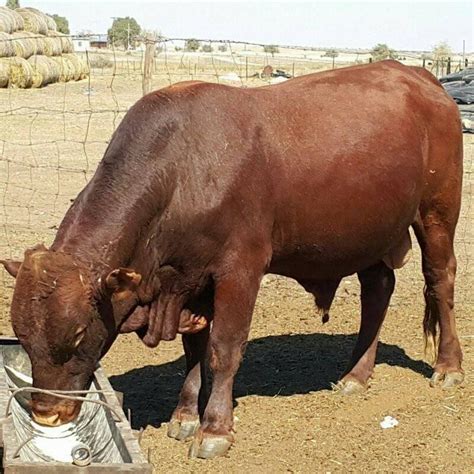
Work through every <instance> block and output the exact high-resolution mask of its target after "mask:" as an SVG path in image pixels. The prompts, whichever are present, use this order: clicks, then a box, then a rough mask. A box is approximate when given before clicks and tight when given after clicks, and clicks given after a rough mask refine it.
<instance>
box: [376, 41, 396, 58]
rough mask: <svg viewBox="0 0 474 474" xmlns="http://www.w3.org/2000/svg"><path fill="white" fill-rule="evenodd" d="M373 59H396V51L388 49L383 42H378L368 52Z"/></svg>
mask: <svg viewBox="0 0 474 474" xmlns="http://www.w3.org/2000/svg"><path fill="white" fill-rule="evenodd" d="M370 54H371V55H372V58H373V59H374V61H382V60H383V59H397V57H398V55H397V52H396V51H395V50H393V49H390V48H389V47H388V46H387V45H386V44H384V43H378V44H376V45H375V46H374V47H373V48H372V51H371V52H370Z"/></svg>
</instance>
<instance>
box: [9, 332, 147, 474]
mask: <svg viewBox="0 0 474 474" xmlns="http://www.w3.org/2000/svg"><path fill="white" fill-rule="evenodd" d="M30 389H31V366H30V361H29V358H28V356H27V354H26V352H25V351H24V350H23V348H22V347H21V346H20V344H19V343H18V341H17V340H16V339H0V417H5V418H3V422H2V423H1V425H0V427H1V432H0V434H1V437H0V441H1V445H2V446H3V469H4V471H5V472H6V473H21V474H23V473H24V474H33V473H79V472H80V473H105V472H107V473H109V472H110V473H113V472H130V473H135V472H136V473H151V472H152V466H151V464H149V463H147V462H146V460H145V458H144V456H143V454H142V453H141V451H140V447H139V444H138V440H137V439H136V437H135V435H134V433H133V431H132V429H131V427H130V424H129V422H128V420H127V419H126V417H125V414H124V413H123V410H122V407H121V405H120V403H119V401H118V399H117V395H116V393H115V392H114V390H113V388H112V386H111V385H110V383H109V381H108V379H107V377H106V376H105V374H104V371H103V370H102V368H100V367H99V368H98V369H97V370H96V371H95V373H94V378H93V381H92V384H91V387H90V389H89V392H88V393H87V394H84V395H83V396H85V397H86V398H87V399H88V400H90V401H89V402H83V404H82V408H81V412H80V414H79V416H78V418H77V420H76V421H75V422H72V423H67V424H66V425H63V426H60V427H55V428H49V427H42V426H40V425H37V424H36V423H34V422H33V421H32V419H31V417H30V414H29V398H30V397H31V392H30ZM15 391H16V395H15V397H11V395H12V393H14V392H15ZM0 470H1V469H0Z"/></svg>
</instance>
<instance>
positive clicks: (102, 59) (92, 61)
mask: <svg viewBox="0 0 474 474" xmlns="http://www.w3.org/2000/svg"><path fill="white" fill-rule="evenodd" d="M89 65H90V67H94V68H98V69H104V68H110V67H112V66H113V65H114V63H113V62H112V60H111V59H110V58H108V57H107V56H103V55H98V56H89Z"/></svg>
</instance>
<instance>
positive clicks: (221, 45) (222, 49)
mask: <svg viewBox="0 0 474 474" xmlns="http://www.w3.org/2000/svg"><path fill="white" fill-rule="evenodd" d="M217 49H218V50H219V51H220V52H221V53H225V52H226V51H227V45H226V44H225V43H224V44H220V45H219V48H217Z"/></svg>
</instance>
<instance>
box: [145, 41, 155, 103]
mask: <svg viewBox="0 0 474 474" xmlns="http://www.w3.org/2000/svg"><path fill="white" fill-rule="evenodd" d="M155 47H156V44H155V40H154V39H152V38H146V39H145V59H144V64H143V95H146V94H148V93H149V92H151V88H152V85H151V80H152V77H153V61H154V60H155Z"/></svg>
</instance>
